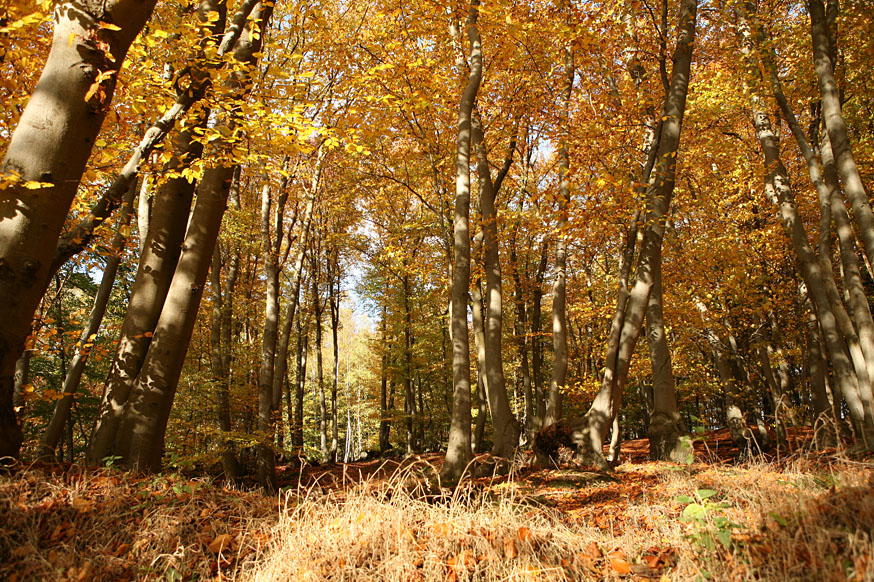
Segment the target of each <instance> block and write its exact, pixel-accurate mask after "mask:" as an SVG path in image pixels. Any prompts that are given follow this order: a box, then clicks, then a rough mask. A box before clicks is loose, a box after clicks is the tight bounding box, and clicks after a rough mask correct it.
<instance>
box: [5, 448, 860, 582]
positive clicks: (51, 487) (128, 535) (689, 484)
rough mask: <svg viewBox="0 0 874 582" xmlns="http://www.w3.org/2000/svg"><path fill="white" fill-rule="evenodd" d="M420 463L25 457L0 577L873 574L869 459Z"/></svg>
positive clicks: (741, 577) (8, 516) (10, 489)
mask: <svg viewBox="0 0 874 582" xmlns="http://www.w3.org/2000/svg"><path fill="white" fill-rule="evenodd" d="M432 470H433V469H431V468H430V467H429V466H427V465H412V466H408V467H406V468H405V469H404V470H402V471H400V472H399V473H398V474H396V475H395V476H394V477H393V478H392V479H387V480H386V479H382V480H380V479H377V478H373V479H371V480H370V481H368V482H365V483H363V484H355V485H352V486H349V487H348V488H346V489H342V488H341V489H337V490H332V491H327V490H325V489H322V488H320V487H313V488H309V489H303V488H300V489H297V490H293V491H291V492H287V493H285V494H283V495H282V496H280V497H279V499H278V500H277V499H276V498H268V497H264V496H262V495H260V494H258V493H255V492H248V493H242V492H237V491H231V490H227V489H224V488H221V487H217V486H215V485H212V484H209V483H206V482H201V481H186V480H183V479H180V478H179V477H174V476H164V477H160V478H152V479H143V478H133V477H130V476H125V475H123V474H120V473H112V472H107V471H101V472H94V473H87V474H78V473H70V472H67V473H64V474H56V475H46V474H44V473H43V472H41V471H38V470H29V471H22V472H20V473H19V474H18V475H16V476H13V477H11V478H10V477H2V478H0V516H2V521H0V579H15V577H17V579H18V580H124V579H160V580H208V579H209V580H213V579H215V580H218V579H221V580H247V581H248V580H254V581H271V582H272V581H275V580H356V581H357V580H364V581H366V580H387V581H403V582H410V581H416V580H440V581H442V582H452V581H455V580H647V579H649V580H654V581H656V580H670V581H672V582H676V581H686V580H688V581H692V580H706V579H710V580H717V581H722V580H727V581H735V580H737V581H747V580H750V581H753V580H768V581H786V582H788V581H790V580H791V581H796V580H810V581H814V580H817V581H819V580H835V581H837V580H853V581H874V564H872V563H871V560H872V556H874V541H872V540H874V535H872V528H874V495H872V493H874V470H872V467H871V466H870V465H866V464H858V463H853V462H849V461H841V460H829V461H828V462H823V461H817V460H811V459H803V458H798V459H795V460H790V461H783V462H782V463H780V464H779V465H778V464H767V463H757V464H749V465H735V466H731V465H725V466H713V465H709V464H703V463H697V464H695V465H693V466H691V467H678V466H673V465H669V464H663V463H638V464H633V463H626V464H624V465H621V466H620V467H619V468H618V470H617V472H616V478H615V479H610V478H605V477H604V476H602V475H598V474H596V473H587V472H585V471H580V470H562V471H559V470H553V471H543V470H541V471H533V470H526V471H523V472H522V473H521V474H519V475H516V476H514V477H513V478H511V479H502V480H497V481H493V482H488V481H484V480H480V481H477V482H475V483H473V484H471V485H469V486H468V487H466V488H463V489H460V490H457V491H456V492H455V493H454V494H450V493H449V492H448V490H442V494H441V493H437V490H431V491H429V492H426V491H425V489H424V488H423V487H417V486H416V484H418V483H427V477H428V476H429V475H430V474H431V472H432ZM705 489H709V490H713V491H716V492H717V493H716V495H714V496H713V497H711V498H709V499H708V502H707V503H709V505H708V504H706V503H702V504H703V505H705V506H706V507H707V511H706V513H705V514H703V516H702V517H701V519H700V520H698V521H695V522H689V521H684V520H683V519H682V518H681V514H682V511H683V508H684V507H685V506H686V505H687V504H688V503H685V502H683V503H678V502H677V498H678V497H679V496H682V495H686V496H690V497H694V496H695V492H696V491H698V490H705ZM434 493H437V494H434ZM705 495H706V494H705ZM723 518H724V519H725V521H726V522H727V523H730V524H732V525H731V527H728V529H729V530H730V531H731V538H730V541H729V540H728V539H727V538H724V540H725V541H727V544H726V545H727V547H724V546H723V544H722V543H720V542H719V539H718V537H717V536H716V534H717V533H718V530H719V527H718V525H719V524H720V523H722V519H723ZM726 527H727V526H724V527H723V529H725V528H726Z"/></svg>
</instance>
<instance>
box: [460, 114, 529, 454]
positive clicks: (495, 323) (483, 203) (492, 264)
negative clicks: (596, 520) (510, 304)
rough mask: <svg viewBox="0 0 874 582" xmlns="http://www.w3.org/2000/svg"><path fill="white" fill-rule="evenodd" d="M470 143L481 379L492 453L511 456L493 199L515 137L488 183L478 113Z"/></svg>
mask: <svg viewBox="0 0 874 582" xmlns="http://www.w3.org/2000/svg"><path fill="white" fill-rule="evenodd" d="M471 121H472V123H471V144H472V145H473V148H474V149H475V150H476V152H477V157H478V160H477V173H478V176H479V186H480V196H479V206H480V215H481V217H482V233H483V262H484V268H485V273H486V301H485V307H486V317H484V318H483V328H484V329H483V341H484V348H485V372H486V378H487V381H486V382H485V388H486V394H488V400H489V409H490V411H491V416H492V427H493V428H494V433H493V445H492V455H493V456H495V457H501V458H505V459H512V458H513V456H514V454H515V451H516V447H518V446H519V435H520V433H521V432H522V428H521V426H520V425H519V422H518V421H517V420H516V417H515V416H514V415H513V411H512V410H510V401H509V399H508V397H507V387H506V383H505V380H504V361H503V357H502V351H503V345H502V344H503V342H502V335H503V318H504V312H503V280H502V275H501V259H500V254H499V252H498V244H499V240H498V212H497V208H496V207H495V199H496V198H497V194H498V191H499V189H500V187H501V184H502V183H503V181H504V177H505V176H506V175H507V172H508V171H509V170H510V165H511V164H512V163H513V152H514V151H515V149H516V138H515V136H514V137H513V138H512V140H511V141H510V147H509V150H508V153H507V156H506V157H505V158H504V163H503V166H502V167H501V170H500V172H499V173H498V175H497V177H496V179H495V181H494V182H492V175H491V169H490V168H489V160H488V154H487V152H486V148H485V144H484V139H483V128H482V123H481V122H480V119H479V116H478V115H475V116H473V119H472V120H471Z"/></svg>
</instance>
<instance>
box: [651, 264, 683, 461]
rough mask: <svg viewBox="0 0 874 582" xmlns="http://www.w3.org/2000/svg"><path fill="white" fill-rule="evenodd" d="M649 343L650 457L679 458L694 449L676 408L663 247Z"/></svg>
mask: <svg viewBox="0 0 874 582" xmlns="http://www.w3.org/2000/svg"><path fill="white" fill-rule="evenodd" d="M646 328H647V337H646V339H647V344H648V345H649V359H650V363H651V364H652V394H653V408H652V414H651V415H650V418H649V428H648V430H647V432H648V435H649V451H650V458H652V459H653V460H659V461H674V462H680V461H682V460H684V459H686V458H688V456H689V455H690V454H691V453H692V451H690V450H688V448H685V447H683V446H682V441H681V440H680V435H681V431H680V414H679V412H677V389H676V385H675V383H674V373H673V370H672V368H671V351H670V348H669V347H668V338H667V334H666V333H665V317H664V313H663V309H662V260H661V249H658V257H657V258H656V260H655V261H654V262H653V286H652V292H651V293H650V296H649V304H648V305H647V308H646Z"/></svg>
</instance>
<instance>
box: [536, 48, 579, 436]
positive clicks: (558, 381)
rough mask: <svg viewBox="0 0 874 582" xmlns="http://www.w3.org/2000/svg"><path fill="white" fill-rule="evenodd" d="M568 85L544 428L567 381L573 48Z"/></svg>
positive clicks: (567, 55) (553, 418)
mask: <svg viewBox="0 0 874 582" xmlns="http://www.w3.org/2000/svg"><path fill="white" fill-rule="evenodd" d="M564 75H565V85H564V90H563V91H562V94H561V104H560V105H559V107H560V111H561V113H560V115H561V117H560V119H559V128H560V129H559V131H561V136H560V138H559V145H558V174H559V177H558V191H559V193H558V236H557V238H556V241H555V275H554V277H555V281H554V282H553V285H552V345H553V362H552V382H551V384H550V385H549V398H548V399H547V401H546V417H545V418H544V420H543V424H544V426H549V425H550V424H553V423H555V422H557V421H558V420H559V419H560V418H561V391H562V390H563V389H564V386H565V383H566V382H567V359H568V351H567V237H568V233H567V229H568V212H569V208H568V207H569V206H570V200H571V194H570V181H569V179H568V172H569V171H570V161H569V154H568V143H567V142H568V133H569V131H570V128H569V125H570V102H571V94H572V92H573V87H574V53H573V50H572V49H571V47H569V46H568V47H565V49H564Z"/></svg>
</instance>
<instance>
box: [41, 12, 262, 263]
mask: <svg viewBox="0 0 874 582" xmlns="http://www.w3.org/2000/svg"><path fill="white" fill-rule="evenodd" d="M257 3H258V0H243V2H242V3H241V4H240V5H239V6H238V7H237V12H236V13H235V14H234V18H233V21H232V22H231V24H230V25H229V26H228V27H227V29H226V30H224V28H225V20H226V16H227V3H226V2H225V1H224V0H201V2H200V3H199V5H198V9H197V17H198V22H199V24H200V26H201V36H200V37H201V42H200V43H199V44H198V46H197V50H196V51H195V54H194V55H192V57H193V58H192V59H191V64H190V65H189V66H188V67H187V69H186V70H187V71H188V76H189V78H190V80H191V83H190V85H188V87H186V89H185V90H182V91H180V92H179V93H178V94H177V96H176V101H175V103H173V105H171V106H170V107H169V108H168V109H167V110H166V111H165V112H164V113H163V115H161V118H160V119H158V120H157V121H155V122H154V123H152V125H151V126H149V128H148V129H147V130H146V132H145V133H144V134H143V138H142V139H141V140H140V143H139V144H137V146H136V147H135V148H134V150H133V152H132V153H131V156H130V158H129V159H128V161H127V163H126V164H125V165H124V167H123V168H122V169H121V171H120V172H119V173H118V175H117V176H115V178H114V179H113V181H112V183H111V184H110V185H109V187H108V188H107V189H106V190H105V191H104V193H103V195H102V196H101V197H100V199H99V200H98V201H97V202H96V203H95V204H94V206H93V207H92V208H91V210H90V211H89V212H88V214H87V215H86V216H85V218H83V219H82V220H81V221H79V223H78V224H76V225H75V226H74V227H73V228H70V229H68V230H67V232H66V233H65V234H64V235H63V236H62V237H61V239H60V241H59V242H58V246H57V249H56V250H55V254H54V257H53V258H52V267H51V269H52V272H55V271H57V270H58V269H59V268H60V266H61V265H63V264H64V263H65V262H66V261H68V260H69V259H70V258H71V257H73V256H74V255H75V254H77V253H79V252H80V251H81V250H83V249H85V248H86V247H87V246H88V245H89V244H90V242H91V240H92V238H93V236H94V231H95V229H96V228H97V227H98V226H100V225H101V224H102V223H103V222H104V221H105V220H106V219H107V218H109V217H110V216H111V215H112V213H113V212H114V211H115V209H116V208H117V207H118V205H119V203H120V202H121V199H122V197H123V196H124V193H125V192H126V191H127V189H128V188H129V187H130V184H131V183H133V182H136V180H137V176H138V174H139V170H140V166H141V165H142V163H143V161H144V160H146V159H147V158H148V156H149V154H150V153H152V151H154V149H155V148H156V147H157V146H158V145H159V144H160V143H161V142H162V141H163V140H164V138H165V137H166V136H167V134H168V133H169V132H170V131H171V130H172V129H173V127H174V126H175V124H176V122H177V121H179V120H181V119H182V118H183V117H184V116H185V114H186V113H187V112H188V111H189V110H190V109H191V108H192V106H193V105H194V104H195V103H197V102H198V101H200V100H201V99H202V98H203V96H204V95H205V94H206V93H207V89H208V88H209V86H210V83H211V82H212V74H213V70H214V69H216V68H218V67H221V66H222V65H223V63H224V62H225V61H224V59H223V58H222V57H223V56H224V55H225V54H226V53H227V52H228V51H229V50H230V49H232V48H234V46H236V44H237V40H238V39H239V37H240V34H241V33H242V31H243V29H244V27H245V24H246V19H247V18H248V17H249V14H250V13H251V12H252V9H253V8H254V6H255V5H256V4H257ZM215 14H218V18H215V17H214V15H215ZM223 30H224V34H222V31H223ZM207 46H210V50H213V49H212V47H215V48H216V49H217V50H216V54H215V56H214V57H212V58H210V57H207V56H206V54H205V53H204V49H205V48H207ZM113 54H115V53H114V52H113ZM167 80H169V79H167ZM146 230H148V229H146Z"/></svg>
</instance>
